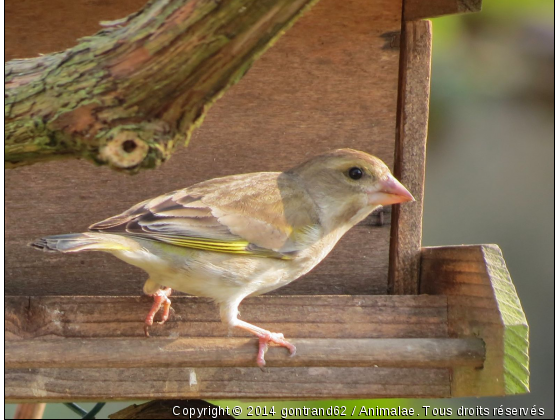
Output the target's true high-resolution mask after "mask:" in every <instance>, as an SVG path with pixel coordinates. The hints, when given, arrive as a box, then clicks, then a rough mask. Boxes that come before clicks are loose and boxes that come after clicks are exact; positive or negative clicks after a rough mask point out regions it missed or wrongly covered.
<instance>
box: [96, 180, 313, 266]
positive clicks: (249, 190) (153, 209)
mask: <svg viewBox="0 0 560 420" xmlns="http://www.w3.org/2000/svg"><path fill="white" fill-rule="evenodd" d="M89 229H90V230H92V231H97V232H107V233H114V234H115V233H116V234H121V235H127V236H128V235H130V236H138V237H142V238H145V239H150V240H155V241H161V242H165V243H169V244H172V245H176V246H181V247H187V248H193V249H199V250H207V251H216V252H226V253H232V254H244V255H254V256H262V257H274V258H282V259H289V258H292V257H293V256H295V254H297V252H298V251H300V250H302V249H305V248H307V247H308V246H310V245H311V244H313V243H315V242H316V241H317V240H319V239H320V237H321V233H322V232H321V226H320V223H319V219H318V216H317V211H316V208H315V204H314V203H313V201H312V200H311V198H310V197H309V195H308V194H307V192H306V191H305V190H303V189H302V188H301V187H299V186H298V184H297V182H296V181H295V180H293V179H291V178H290V176H288V175H285V174H280V173H273V172H263V173H255V174H245V175H235V176H231V177H226V178H218V179H213V180H210V181H206V182H203V183H200V184H197V185H194V186H192V187H189V188H185V189H183V190H178V191H174V192H172V193H169V194H164V195H162V196H159V197H157V198H154V199H152V200H147V201H144V202H142V203H139V204H137V205H135V206H134V207H132V208H130V209H129V210H127V211H125V212H124V213H121V214H119V215H117V216H114V217H111V218H109V219H106V220H104V221H102V222H99V223H96V224H94V225H92V226H90V228H89Z"/></svg>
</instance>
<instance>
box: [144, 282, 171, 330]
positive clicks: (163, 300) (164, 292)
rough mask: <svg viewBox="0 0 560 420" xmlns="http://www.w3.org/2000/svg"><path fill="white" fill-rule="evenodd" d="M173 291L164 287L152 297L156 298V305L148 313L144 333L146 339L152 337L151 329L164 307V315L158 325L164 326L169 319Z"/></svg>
mask: <svg viewBox="0 0 560 420" xmlns="http://www.w3.org/2000/svg"><path fill="white" fill-rule="evenodd" d="M172 291H173V290H172V289H170V288H169V287H164V288H163V289H159V290H158V291H157V292H156V293H154V294H153V295H152V296H153V297H154V304H153V305H152V309H150V312H148V315H147V316H146V320H145V321H144V333H145V334H146V337H149V336H150V333H149V329H150V327H151V326H152V325H153V323H154V316H155V315H156V313H157V312H158V311H159V309H160V308H161V307H162V306H163V314H162V316H161V321H158V322H157V324H163V323H164V322H165V321H167V319H168V318H169V309H170V308H171V301H170V300H169V296H171V292H172Z"/></svg>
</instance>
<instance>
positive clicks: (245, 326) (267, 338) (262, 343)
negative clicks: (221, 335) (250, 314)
mask: <svg viewBox="0 0 560 420" xmlns="http://www.w3.org/2000/svg"><path fill="white" fill-rule="evenodd" d="M234 326H235V327H237V328H241V329H242V330H245V331H249V332H250V333H251V334H255V335H256V336H257V337H259V352H258V353H257V365H259V366H260V367H264V365H266V362H265V360H264V355H265V354H266V352H267V351H268V346H269V344H275V345H277V346H281V347H286V348H287V349H288V350H289V351H290V356H293V355H295V354H296V346H294V345H293V344H292V343H290V342H289V341H288V340H286V339H285V338H284V334H282V333H273V332H270V331H268V330H265V329H263V328H259V327H257V326H255V325H253V324H249V323H248V322H245V321H241V320H240V319H237V320H236V323H235V325H234Z"/></svg>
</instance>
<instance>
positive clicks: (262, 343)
mask: <svg viewBox="0 0 560 420" xmlns="http://www.w3.org/2000/svg"><path fill="white" fill-rule="evenodd" d="M270 344H272V345H276V346H280V347H286V348H287V349H288V351H289V352H290V357H293V356H294V355H295V354H296V346H294V345H293V344H292V343H290V342H289V341H288V340H286V339H285V338H284V334H282V333H272V332H268V333H267V334H264V335H262V336H260V337H259V352H258V353H257V366H259V367H260V368H261V369H263V368H264V366H265V365H266V361H265V360H264V355H265V354H266V352H267V351H268V346H269V345H270Z"/></svg>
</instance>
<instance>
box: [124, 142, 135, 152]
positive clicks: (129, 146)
mask: <svg viewBox="0 0 560 420" xmlns="http://www.w3.org/2000/svg"><path fill="white" fill-rule="evenodd" d="M136 147H137V144H136V142H135V141H134V140H126V141H124V142H123V144H122V148H123V150H124V151H125V152H126V153H132V152H134V150H135V149H136Z"/></svg>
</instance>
